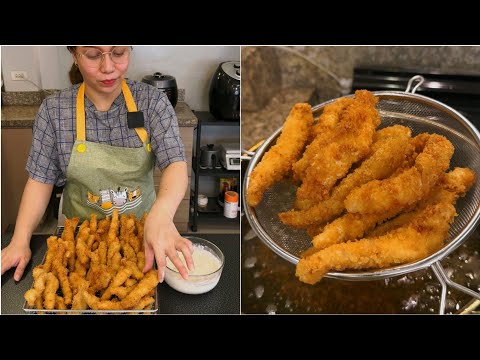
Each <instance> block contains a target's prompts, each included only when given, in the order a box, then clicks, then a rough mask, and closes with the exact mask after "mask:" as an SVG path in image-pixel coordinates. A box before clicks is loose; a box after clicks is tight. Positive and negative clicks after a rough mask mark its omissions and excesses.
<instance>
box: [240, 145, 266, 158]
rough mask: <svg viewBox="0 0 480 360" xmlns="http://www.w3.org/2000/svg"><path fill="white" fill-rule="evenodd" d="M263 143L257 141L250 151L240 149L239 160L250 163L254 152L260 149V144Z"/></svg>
mask: <svg viewBox="0 0 480 360" xmlns="http://www.w3.org/2000/svg"><path fill="white" fill-rule="evenodd" d="M264 142H265V140H261V141H259V142H258V143H256V144H255V145H253V146H252V147H251V148H250V149H248V150H245V149H242V154H243V155H242V156H240V159H242V160H247V161H250V160H251V159H252V156H253V155H255V151H256V150H257V149H258V148H259V147H260V146H262V144H263V143H264Z"/></svg>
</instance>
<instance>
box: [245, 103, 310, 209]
mask: <svg viewBox="0 0 480 360" xmlns="http://www.w3.org/2000/svg"><path fill="white" fill-rule="evenodd" d="M312 124H313V115H312V108H311V106H310V105H308V104H296V105H295V106H294V107H293V108H292V110H291V111H290V114H289V115H288V117H287V120H286V121H285V124H284V125H283V129H282V133H281V135H280V136H279V137H278V139H277V143H276V144H275V145H274V146H272V147H271V148H270V150H268V151H267V152H266V153H265V155H263V158H262V160H261V161H260V163H259V164H258V165H257V166H256V167H255V169H254V170H253V171H252V174H251V175H250V180H249V184H248V189H247V200H248V205H249V206H253V207H255V206H257V205H258V204H259V203H260V201H261V200H262V198H263V194H264V192H265V190H267V189H268V188H269V187H271V186H272V185H273V184H275V183H276V182H278V181H280V180H282V179H283V178H284V177H285V176H287V175H288V174H289V173H290V171H291V169H292V164H293V163H294V162H295V161H297V159H298V158H299V156H300V154H301V152H302V151H303V149H304V147H305V143H306V142H307V138H308V134H309V132H310V128H311V126H312Z"/></svg>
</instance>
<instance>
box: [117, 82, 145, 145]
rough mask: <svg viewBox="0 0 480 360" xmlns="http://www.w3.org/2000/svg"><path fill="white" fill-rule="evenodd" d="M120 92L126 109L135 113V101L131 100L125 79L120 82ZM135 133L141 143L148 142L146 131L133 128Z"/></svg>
mask: <svg viewBox="0 0 480 360" xmlns="http://www.w3.org/2000/svg"><path fill="white" fill-rule="evenodd" d="M122 92H123V97H124V98H125V102H126V103H127V109H128V111H129V112H136V111H137V105H135V101H134V100H133V96H132V93H131V91H130V89H129V88H128V85H127V82H126V81H125V79H123V80H122ZM135 131H136V132H137V134H138V137H139V138H140V140H142V142H143V143H145V142H146V141H147V140H148V134H147V130H145V128H143V127H141V128H135Z"/></svg>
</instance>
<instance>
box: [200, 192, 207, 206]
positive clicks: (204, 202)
mask: <svg viewBox="0 0 480 360" xmlns="http://www.w3.org/2000/svg"><path fill="white" fill-rule="evenodd" d="M207 204H208V197H207V195H204V194H198V206H199V207H201V208H206V207H207Z"/></svg>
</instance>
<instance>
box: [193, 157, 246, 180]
mask: <svg viewBox="0 0 480 360" xmlns="http://www.w3.org/2000/svg"><path fill="white" fill-rule="evenodd" d="M196 163H197V158H196V156H194V157H193V160H192V164H196ZM195 170H196V169H195V167H194V168H193V171H195ZM198 175H200V176H218V177H240V170H227V169H225V168H224V167H223V166H222V168H221V169H215V168H213V169H202V168H201V167H200V166H199V167H198Z"/></svg>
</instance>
